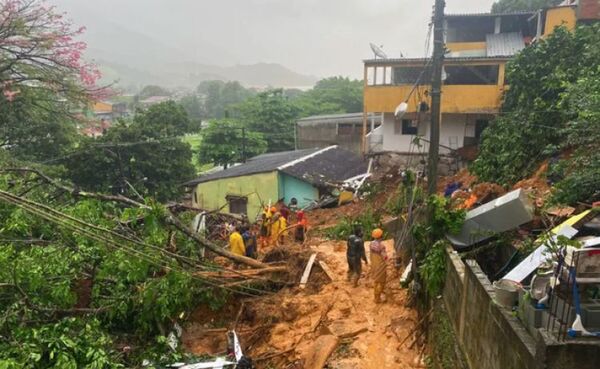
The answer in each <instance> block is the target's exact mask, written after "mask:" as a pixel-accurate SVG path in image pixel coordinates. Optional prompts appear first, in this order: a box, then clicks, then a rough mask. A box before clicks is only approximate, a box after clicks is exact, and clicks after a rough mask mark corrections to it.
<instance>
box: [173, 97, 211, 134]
mask: <svg viewBox="0 0 600 369" xmlns="http://www.w3.org/2000/svg"><path fill="white" fill-rule="evenodd" d="M179 104H181V106H182V107H183V109H185V112H186V113H187V115H188V117H189V118H190V122H191V124H192V126H193V127H194V131H199V130H200V124H201V123H202V119H203V118H204V117H205V116H206V113H205V111H204V105H203V104H202V101H201V99H200V97H199V96H198V95H196V94H188V95H185V96H184V97H182V98H181V100H179Z"/></svg>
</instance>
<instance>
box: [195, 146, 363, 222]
mask: <svg viewBox="0 0 600 369" xmlns="http://www.w3.org/2000/svg"><path fill="white" fill-rule="evenodd" d="M366 171H367V164H366V162H365V160H364V159H363V158H361V157H360V156H358V155H356V154H354V153H352V152H350V151H347V150H344V149H341V148H339V147H337V146H330V147H327V148H324V149H306V150H296V151H285V152H278V153H270V154H263V155H259V156H256V157H253V158H251V159H249V160H248V161H246V163H244V164H240V165H236V166H233V167H230V168H228V169H225V170H222V171H218V172H213V173H210V174H206V175H203V176H200V177H199V178H197V179H195V180H193V181H190V182H188V183H186V186H187V187H191V188H193V194H192V202H193V206H194V207H197V208H200V209H204V210H209V211H210V210H218V211H221V212H228V213H232V214H244V215H247V216H248V218H249V219H256V217H257V216H258V215H259V214H260V212H261V207H262V206H266V205H268V204H275V203H276V202H277V201H278V200H279V199H283V200H284V201H285V202H286V203H289V202H290V200H291V199H292V198H296V199H297V200H298V205H299V206H300V207H304V206H306V205H308V204H310V203H311V202H312V201H317V200H318V199H319V198H320V196H321V195H323V194H326V193H329V191H330V190H331V187H332V185H335V184H339V183H341V182H343V181H345V180H347V179H350V178H353V177H356V176H359V175H362V174H365V173H366Z"/></svg>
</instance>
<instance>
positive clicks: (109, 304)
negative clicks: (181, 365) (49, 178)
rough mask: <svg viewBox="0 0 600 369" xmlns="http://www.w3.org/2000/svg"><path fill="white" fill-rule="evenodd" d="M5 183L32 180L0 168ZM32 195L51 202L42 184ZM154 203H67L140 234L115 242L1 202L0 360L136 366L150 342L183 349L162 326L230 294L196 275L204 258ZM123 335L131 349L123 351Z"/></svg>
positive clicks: (21, 364) (157, 350) (162, 350)
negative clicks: (183, 260) (167, 248)
mask: <svg viewBox="0 0 600 369" xmlns="http://www.w3.org/2000/svg"><path fill="white" fill-rule="evenodd" d="M8 186H10V190H11V191H15V192H21V191H23V189H24V188H25V186H24V185H21V184H19V182H15V181H14V180H13V179H12V178H11V177H8V176H3V177H0V188H2V189H3V190H7V189H8ZM28 196H29V198H30V199H32V200H35V201H39V202H44V203H49V202H50V203H52V201H53V200H51V199H49V194H48V193H46V192H44V191H42V190H34V191H32V192H30V193H29V195H28ZM63 200H64V199H63ZM148 204H149V205H151V206H152V207H151V208H150V209H122V208H121V207H120V206H116V205H114V204H110V203H105V202H99V201H96V200H84V201H82V200H80V201H73V199H70V198H67V199H66V201H63V202H62V205H61V211H62V212H64V213H66V214H68V215H70V216H73V217H76V218H78V219H81V220H83V221H85V222H87V223H90V224H94V225H97V226H100V227H102V228H105V229H119V230H120V233H122V234H124V235H126V236H128V237H129V238H131V239H135V240H138V241H140V242H142V243H143V244H133V243H132V242H127V241H123V240H120V241H119V247H118V248H115V247H114V246H110V245H108V244H106V243H105V242H103V241H102V240H98V239H91V238H89V237H87V236H82V235H81V234H80V233H76V232H73V231H72V230H71V229H70V228H68V227H65V226H64V225H57V224H51V223H48V222H46V221H41V220H40V218H38V217H37V216H32V215H31V214H29V213H27V212H25V211H23V210H21V209H19V208H16V207H14V206H12V205H7V204H5V203H3V202H2V203H0V224H2V227H1V228H0V236H1V237H0V238H1V239H2V240H4V241H2V242H0V281H2V284H1V285H0V311H2V314H1V315H0V337H2V339H1V340H0V368H13V367H14V368H36V369H37V368H50V367H51V368H54V367H55V368H83V367H85V368H99V369H100V368H118V367H138V366H139V364H140V362H141V360H142V359H144V358H149V357H150V356H149V352H148V348H149V347H150V348H152V349H151V354H152V355H151V356H152V357H153V358H157V359H160V358H163V359H164V360H165V361H170V360H172V359H173V358H174V357H176V356H177V355H179V354H178V353H176V352H171V349H169V348H167V347H166V345H164V337H162V336H163V335H164V333H163V330H165V329H169V330H170V329H171V323H172V322H173V321H175V320H177V319H178V317H180V316H181V314H182V313H187V312H189V311H191V310H192V309H193V308H195V307H196V306H198V305H199V304H207V305H209V306H210V307H211V308H213V309H216V308H219V307H221V306H222V305H223V304H224V301H225V298H227V295H226V294H224V293H222V292H220V291H219V290H214V289H212V288H210V285H209V284H207V283H208V282H207V281H203V280H200V279H197V278H193V277H192V274H191V273H192V272H193V271H195V270H196V269H195V267H191V266H195V265H198V264H201V263H203V261H202V260H201V259H200V256H199V250H198V249H197V247H196V245H195V244H194V243H192V242H191V241H190V240H189V239H188V238H186V237H184V236H182V235H180V234H176V236H175V237H174V238H173V236H172V233H171V232H170V231H169V230H168V229H167V228H166V227H165V226H164V224H162V219H163V217H164V212H165V210H164V209H163V208H162V207H161V206H158V205H155V204H153V203H152V202H151V201H148ZM142 219H143V221H141V220H142ZM98 232H99V231H92V233H98ZM100 234H101V235H102V236H104V237H109V238H111V237H112V236H110V235H107V234H106V233H105V232H100ZM19 240H43V243H42V244H39V245H38V244H36V243H31V244H29V243H25V242H20V241H19ZM171 242H174V244H175V245H176V247H177V253H178V254H179V255H180V256H182V257H187V258H189V260H190V261H191V263H190V264H189V265H187V264H184V265H182V264H180V261H178V260H177V259H175V258H173V257H169V256H167V255H165V253H164V252H163V245H169V244H170V243H171ZM132 250H134V251H132ZM188 268H189V269H188ZM80 308H84V309H89V310H78V309H80ZM161 337H162V338H161ZM157 340H158V341H162V342H163V344H162V345H160V344H157ZM117 342H124V343H126V344H127V345H130V346H131V347H132V350H133V351H132V352H131V353H130V354H128V355H125V356H124V355H123V353H122V352H118V351H120V349H117V348H116V347H117Z"/></svg>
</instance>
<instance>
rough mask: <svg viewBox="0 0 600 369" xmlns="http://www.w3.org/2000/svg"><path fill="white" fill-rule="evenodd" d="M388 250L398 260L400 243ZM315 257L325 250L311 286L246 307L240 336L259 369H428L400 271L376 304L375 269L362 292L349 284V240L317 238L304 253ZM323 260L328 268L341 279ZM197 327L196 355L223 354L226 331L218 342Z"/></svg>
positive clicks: (192, 342)
mask: <svg viewBox="0 0 600 369" xmlns="http://www.w3.org/2000/svg"><path fill="white" fill-rule="evenodd" d="M386 246H387V247H388V253H389V255H392V247H393V242H392V241H386ZM307 251H308V252H307ZM313 252H316V253H317V262H315V266H314V268H313V270H312V273H311V275H310V278H309V283H308V285H307V287H306V288H305V289H300V288H299V287H298V286H297V285H295V286H292V287H289V288H286V289H284V290H281V291H279V292H278V293H276V294H274V295H272V296H267V297H261V298H254V299H248V300H245V302H244V308H243V309H241V311H242V313H241V314H240V318H239V322H238V325H237V331H238V332H239V334H240V337H241V341H242V346H243V348H244V350H245V352H246V353H247V354H248V355H250V356H251V357H252V358H253V359H254V360H255V361H257V363H256V364H257V367H258V368H290V369H291V368H296V369H300V368H306V369H320V368H323V367H326V368H339V369H386V368H413V367H422V366H421V365H420V363H419V360H418V359H417V358H418V357H419V352H420V350H419V348H418V347H413V348H409V347H410V346H411V343H412V341H413V338H412V334H413V330H414V328H415V325H416V319H417V314H416V312H415V311H414V310H412V309H411V308H407V307H405V302H406V300H407V292H406V290H403V289H400V287H399V286H398V277H397V276H396V272H395V271H394V270H393V268H392V267H391V266H389V267H388V285H387V291H388V292H389V294H388V299H387V301H386V302H385V303H383V304H375V302H374V300H373V289H372V282H371V281H370V279H369V277H368V274H369V273H368V272H369V270H368V267H365V268H364V269H363V277H362V279H361V280H360V284H359V286H358V287H356V288H353V287H352V286H351V284H350V283H348V282H346V270H347V266H346V260H345V259H346V255H345V243H344V242H340V241H323V240H318V239H314V240H312V241H311V242H310V245H309V246H308V249H305V250H304V252H303V253H302V254H301V255H302V257H301V258H300V259H302V260H303V262H304V264H305V261H306V258H305V257H306V255H309V254H310V253H313ZM290 257H292V258H293V256H291V255H290ZM320 262H321V263H325V264H326V266H325V269H328V272H329V273H330V274H331V276H332V277H333V279H334V280H333V281H331V280H330V279H329V278H328V277H327V273H326V272H325V271H324V270H323V269H322V268H321V267H320V264H319V263H320ZM294 274H296V275H298V274H297V273H294ZM298 279H299V278H298ZM296 283H297V282H296ZM238 306H239V305H238ZM234 310H239V309H236V308H231V309H230V315H229V316H230V317H232V320H233V319H234V318H235V315H236V313H235V312H233V311H234ZM192 327H194V325H192V326H191V327H188V329H187V330H186V333H185V335H184V344H185V345H186V347H187V348H188V349H189V350H190V351H192V352H194V353H196V354H202V353H206V351H205V350H207V349H210V350H211V351H212V352H213V353H217V352H218V351H219V348H218V347H220V348H222V347H223V344H224V341H223V340H224V333H222V332H219V334H218V337H217V336H215V335H214V333H213V332H210V331H206V330H204V332H205V333H203V332H202V330H200V331H199V330H198V328H197V326H196V330H195V331H194V328H192ZM409 336H410V338H409V339H408V340H406V341H405V342H404V344H403V345H402V346H401V347H399V344H400V342H401V341H403V340H404V339H405V338H406V337H409ZM221 337H222V338H221ZM217 346H218V347H217Z"/></svg>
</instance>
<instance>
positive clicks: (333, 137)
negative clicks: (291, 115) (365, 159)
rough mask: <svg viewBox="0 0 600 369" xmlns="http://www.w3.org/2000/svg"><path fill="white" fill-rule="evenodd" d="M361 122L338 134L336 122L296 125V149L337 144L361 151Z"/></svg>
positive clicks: (356, 151) (357, 151)
mask: <svg viewBox="0 0 600 369" xmlns="http://www.w3.org/2000/svg"><path fill="white" fill-rule="evenodd" d="M362 129H363V127H362V122H361V123H356V124H353V130H352V132H351V133H349V134H338V129H337V124H336V123H327V124H315V125H298V127H297V128H296V134H297V142H298V149H312V148H315V147H327V146H331V145H338V146H339V147H341V148H343V149H346V150H348V151H352V152H355V153H357V154H360V153H361V144H362V139H361V137H362Z"/></svg>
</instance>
